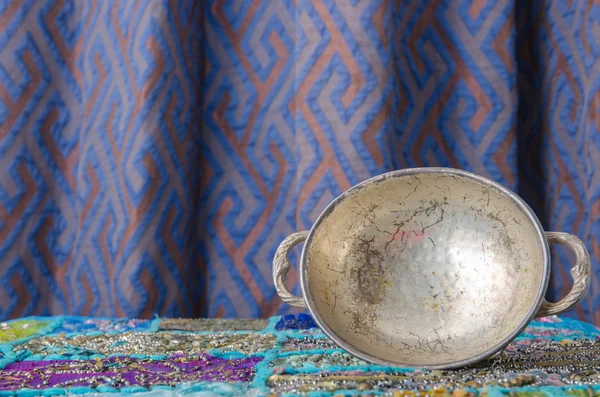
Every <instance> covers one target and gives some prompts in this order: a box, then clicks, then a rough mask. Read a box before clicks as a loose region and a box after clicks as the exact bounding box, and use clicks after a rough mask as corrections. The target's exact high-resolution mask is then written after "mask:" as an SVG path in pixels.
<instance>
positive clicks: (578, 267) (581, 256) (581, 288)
mask: <svg viewBox="0 0 600 397" xmlns="http://www.w3.org/2000/svg"><path fill="white" fill-rule="evenodd" d="M546 238H547V239H548V244H553V243H558V244H562V245H564V246H567V247H569V248H570V249H571V250H572V251H573V252H574V253H575V258H576V261H575V265H574V266H573V268H572V269H571V276H573V288H571V291H570V292H569V293H568V294H567V296H565V297H564V298H563V299H562V300H561V301H559V302H556V303H551V302H548V301H546V300H544V303H542V307H541V308H540V310H539V311H538V312H537V314H536V317H538V318H539V317H545V316H550V315H553V314H558V313H562V312H564V311H567V310H569V309H571V308H572V307H573V306H575V305H576V304H577V303H579V302H580V301H581V300H582V299H583V298H584V297H585V295H586V294H587V292H588V289H589V288H590V282H591V272H592V265H591V262H590V255H589V254H588V252H587V249H586V248H585V245H584V244H583V242H582V241H581V240H580V239H579V238H578V237H577V236H574V235H572V234H569V233H558V232H546Z"/></svg>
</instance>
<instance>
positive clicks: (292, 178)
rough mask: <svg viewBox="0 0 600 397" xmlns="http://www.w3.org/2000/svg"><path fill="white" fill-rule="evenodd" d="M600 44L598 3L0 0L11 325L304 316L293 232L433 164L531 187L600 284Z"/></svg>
mask: <svg viewBox="0 0 600 397" xmlns="http://www.w3.org/2000/svg"><path fill="white" fill-rule="evenodd" d="M599 37H600V6H598V5H597V4H595V3H594V2H592V1H562V0H561V1H559V0H554V1H533V2H519V1H516V0H487V1H484V0H468V1H449V0H446V1H441V0H428V1H389V0H351V1H348V0H343V1H332V0H328V1H325V0H323V1H318V0H296V1H292V0H277V1H241V0H232V1H216V0H210V1H197V0H196V1H194V0H172V1H167V0H155V1H150V0H114V1H94V0H85V1H84V0H81V1H79V0H78V1H75V0H39V1H30V0H16V1H6V2H1V1H0V318H11V317H19V316H25V315H30V314H61V313H72V314H85V315H95V316H119V317H120V316H130V317H133V316H142V317H149V316H151V315H153V314H159V315H162V316H177V317H178V316H183V317H189V316H230V317H231V316H238V317H259V316H262V317H267V316H270V315H273V314H284V313H288V312H291V311H293V310H295V309H292V308H291V307H288V306H286V305H283V304H281V301H280V299H279V298H278V297H277V296H276V294H275V289H274V287H273V283H272V278H271V277H272V276H271V261H272V258H273V255H274V252H275V249H276V248H277V246H278V244H279V243H280V242H281V241H282V240H283V238H284V237H285V236H287V235H288V234H290V233H292V232H295V231H298V230H304V229H308V228H310V226H311V225H312V223H313V222H314V221H315V219H316V217H317V216H318V214H319V213H320V211H321V210H322V209H323V208H324V207H325V206H326V205H327V204H328V203H329V202H330V201H331V200H332V199H333V198H334V197H335V196H337V195H338V194H340V193H341V192H343V191H344V190H346V189H348V188H349V187H351V186H352V185H354V184H356V183H358V182H360V181H362V180H364V179H367V178H369V177H370V176H373V175H376V174H380V173H383V172H387V171H390V170H394V169H402V168H407V167H420V166H450V167H455V168H462V169H466V170H469V171H472V172H476V173H478V174H481V175H484V176H487V177H490V178H492V179H494V180H496V181H498V182H500V183H502V184H504V185H506V186H508V187H509V188H511V189H513V190H515V191H516V192H518V193H519V194H520V195H521V196H522V197H523V198H524V199H525V200H526V201H527V202H528V203H529V204H530V205H531V207H532V208H533V209H534V211H535V212H536V214H537V215H538V216H539V217H540V220H541V221H542V223H543V225H544V227H545V228H546V229H547V230H553V231H566V232H570V233H574V234H576V235H578V236H579V237H580V238H581V239H582V240H584V242H585V243H586V245H587V247H588V250H589V251H590V255H591V257H592V261H593V267H594V273H595V275H597V276H598V275H600V262H599V261H600V176H599V174H598V173H596V172H595V170H596V167H597V166H598V165H600V164H599V163H600V113H599V112H600V60H599V56H600V41H599ZM299 252H300V251H299V249H296V250H295V251H294V253H293V255H292V259H293V262H294V263H296V262H297V260H298V258H299ZM572 262H573V258H572V256H571V255H570V254H569V253H568V252H567V251H566V250H562V249H556V250H553V264H552V279H551V284H550V288H549V292H548V299H553V300H556V299H559V298H560V297H561V296H564V295H565V294H566V292H567V291H568V289H569V288H570V285H571V279H570V275H569V269H570V265H571V264H572ZM289 279H290V280H289V282H290V286H293V288H292V290H293V291H294V292H295V293H300V291H299V286H298V275H297V273H296V272H295V271H292V272H291V273H290V276H289ZM599 292H600V286H599V285H598V282H597V281H596V279H594V280H593V282H592V287H591V291H590V295H589V296H588V298H587V299H586V300H585V301H584V302H583V303H582V304H580V305H579V306H578V307H577V308H576V309H575V310H574V311H572V312H570V313H569V315H571V316H575V317H579V318H581V319H585V320H587V321H591V322H596V323H598V324H600V315H599V314H596V313H597V311H598V308H599V303H598V299H596V297H597V295H598V293H599Z"/></svg>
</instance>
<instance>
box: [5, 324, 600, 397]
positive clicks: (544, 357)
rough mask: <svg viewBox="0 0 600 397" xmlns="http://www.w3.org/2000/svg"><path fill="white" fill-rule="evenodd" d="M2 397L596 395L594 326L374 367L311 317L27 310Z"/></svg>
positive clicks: (557, 328) (598, 357)
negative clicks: (463, 364)
mask: <svg viewBox="0 0 600 397" xmlns="http://www.w3.org/2000/svg"><path fill="white" fill-rule="evenodd" d="M0 342H1V343H0V396H5V395H6V396H8V395H16V396H37V395H44V396H51V395H62V394H94V395H95V396H100V395H102V396H104V395H106V397H116V396H117V395H123V394H133V393H135V394H138V397H159V396H160V397H163V396H164V397H171V396H173V397H175V396H182V395H186V396H188V395H189V396H246V395H249V396H272V397H279V396H281V397H283V396H298V395H306V396H312V397H320V396H325V397H329V396H357V395H365V396H384V395H385V396H394V397H399V396H456V397H459V396H465V397H466V396H488V397H496V396H498V397H502V396H528V397H538V396H539V397H544V396H559V395H568V396H591V395H599V394H600V330H598V329H597V328H595V327H594V326H592V325H589V324H586V323H582V322H578V321H574V320H567V319H560V318H558V317H551V318H545V319H540V320H538V321H535V322H533V323H531V324H530V326H529V327H528V328H527V329H526V330H525V332H524V333H523V334H521V335H520V336H519V337H518V338H517V339H516V340H515V341H514V342H513V343H512V344H510V345H509V346H508V347H507V348H506V349H505V351H504V352H503V353H502V354H501V355H499V356H497V357H496V358H494V359H490V360H489V361H487V362H483V363H480V364H478V365H475V366H472V367H467V368H461V369H457V370H451V371H439V370H437V371H429V370H421V369H408V368H399V367H387V366H380V365H372V364H369V363H367V362H365V361H363V360H361V359H358V358H356V357H353V356H351V355H349V354H347V353H346V352H344V351H343V350H342V349H339V348H338V347H337V346H336V345H335V344H334V343H333V342H332V341H331V340H329V339H328V338H327V337H326V336H325V335H324V334H323V333H322V332H321V331H320V330H319V328H318V327H316V325H315V322H314V321H313V319H312V318H311V317H310V316H308V315H304V314H302V315H298V316H284V317H273V318H271V319H270V320H268V321H267V320H247V319H243V320H223V319H198V320H187V319H158V318H157V319H155V320H151V321H146V320H130V319H118V320H111V319H93V318H83V317H57V318H40V317H36V318H25V319H20V320H15V321H10V322H7V323H2V324H0Z"/></svg>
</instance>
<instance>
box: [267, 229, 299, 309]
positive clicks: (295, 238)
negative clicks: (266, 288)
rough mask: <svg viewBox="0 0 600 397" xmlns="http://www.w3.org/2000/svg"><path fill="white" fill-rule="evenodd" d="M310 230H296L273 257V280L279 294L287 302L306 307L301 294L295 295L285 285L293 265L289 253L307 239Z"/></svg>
mask: <svg viewBox="0 0 600 397" xmlns="http://www.w3.org/2000/svg"><path fill="white" fill-rule="evenodd" d="M307 236H308V231H303V232H296V233H293V234H290V235H289V236H288V237H287V238H286V239H285V240H283V242H282V243H281V244H280V245H279V248H277V252H275V259H273V280H274V281H275V289H276V290H277V294H279V296H280V297H281V300H283V301H284V302H285V303H288V304H290V305H292V306H296V307H306V302H304V298H303V297H301V296H294V295H292V293H291V292H290V290H289V289H287V287H286V286H285V275H286V274H287V272H288V271H289V270H290V267H292V264H291V263H290V260H289V259H288V254H289V253H290V251H291V249H292V248H293V247H294V246H295V245H296V244H298V243H300V242H302V241H304V240H306V237H307Z"/></svg>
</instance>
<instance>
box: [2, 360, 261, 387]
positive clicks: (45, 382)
mask: <svg viewBox="0 0 600 397" xmlns="http://www.w3.org/2000/svg"><path fill="white" fill-rule="evenodd" d="M260 361H262V357H248V358H240V359H225V358H218V357H213V356H211V355H209V354H202V355H198V356H193V357H182V356H179V357H171V358H169V359H166V360H151V359H134V358H129V357H110V358H106V359H97V360H48V361H23V362H18V363H14V364H9V365H7V366H6V368H5V369H4V370H3V371H0V390H18V389H22V388H47V387H73V386H86V387H91V388H95V387H97V386H111V387H115V388H121V387H127V386H142V387H149V386H155V385H167V386H173V385H176V384H181V383H186V382H200V381H209V382H250V381H251V380H252V378H253V376H254V373H255V365H256V364H257V363H259V362H260Z"/></svg>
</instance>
